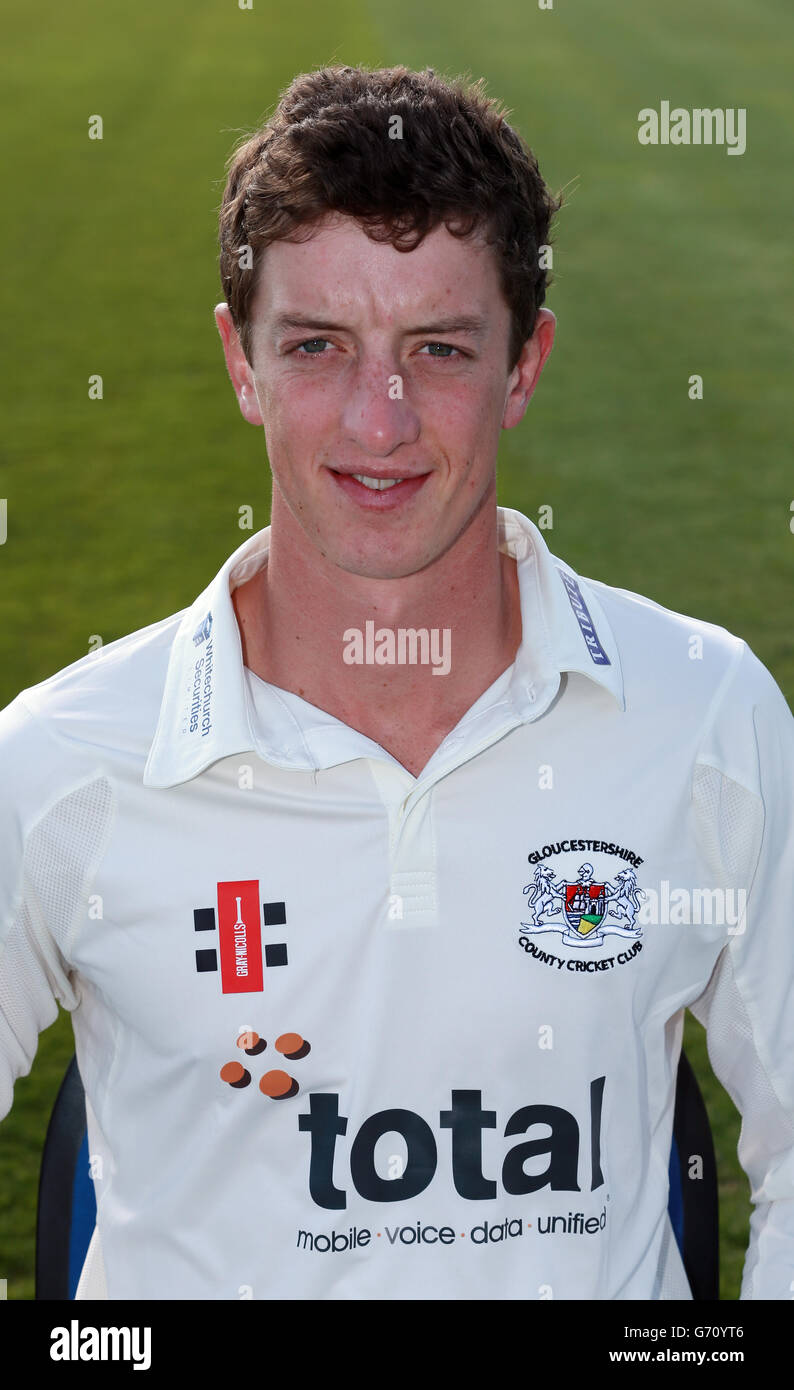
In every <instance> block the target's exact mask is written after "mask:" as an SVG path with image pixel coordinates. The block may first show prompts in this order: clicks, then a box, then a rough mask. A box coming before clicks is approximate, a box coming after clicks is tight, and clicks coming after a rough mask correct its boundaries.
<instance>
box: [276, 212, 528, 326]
mask: <svg viewBox="0 0 794 1390" xmlns="http://www.w3.org/2000/svg"><path fill="white" fill-rule="evenodd" d="M497 304H498V305H499V309H501V310H503V311H504V312H505V313H506V312H507V307H506V305H505V304H504V302H503V300H502V297H501V293H500V283H499V274H498V269H497V263H496V257H495V254H494V251H493V249H492V248H491V247H490V246H488V245H487V244H486V243H485V241H484V240H483V238H482V236H481V235H478V234H477V233H475V234H474V235H473V236H472V237H467V238H461V237H455V236H453V235H452V233H451V232H449V231H447V228H446V227H445V226H443V224H441V225H439V226H438V227H435V228H434V229H433V230H432V231H431V232H428V234H427V235H426V236H425V237H424V239H423V240H422V241H421V242H420V243H419V245H418V246H417V247H415V249H414V250H413V251H397V250H395V248H394V247H393V246H392V245H391V243H390V242H375V241H372V240H371V239H370V238H369V237H368V236H367V234H366V232H364V231H363V230H362V228H361V227H360V226H359V225H358V223H357V222H355V221H354V220H353V219H352V218H349V217H341V216H335V217H333V218H329V219H326V220H325V221H324V222H323V223H321V224H320V225H319V227H318V228H317V229H316V230H315V231H314V232H313V234H312V235H311V237H309V239H307V240H305V241H300V242H290V241H277V242H273V243H272V244H271V245H270V246H269V247H268V248H267V250H266V251H265V253H264V257H263V259H262V266H261V272H260V275H259V280H258V284H257V289H256V292H255V295H254V297H253V300H252V304H251V314H250V317H251V319H252V321H254V320H255V321H258V322H262V321H265V320H271V319H274V318H276V317H277V316H278V315H279V314H283V313H295V312H301V311H306V312H309V311H311V313H312V314H313V315H315V316H316V315H317V314H318V313H319V314H322V313H324V312H326V311H327V312H328V313H333V314H334V315H335V317H336V318H337V319H338V318H340V317H341V316H343V315H347V316H349V317H350V318H351V320H352V319H356V320H357V321H365V320H372V321H374V320H378V321H388V322H394V323H395V324H398V323H400V322H401V321H407V320H408V319H411V320H413V319H414V318H415V316H416V314H417V313H418V312H420V311H421V312H422V313H423V314H425V315H426V314H427V312H428V311H434V310H443V311H444V313H445V314H449V313H450V312H453V311H459V312H460V313H461V314H463V313H469V314H474V313H477V314H480V315H484V314H485V313H486V311H488V310H489V309H490V311H491V314H492V315H495V316H497V317H498V316H499V309H497Z"/></svg>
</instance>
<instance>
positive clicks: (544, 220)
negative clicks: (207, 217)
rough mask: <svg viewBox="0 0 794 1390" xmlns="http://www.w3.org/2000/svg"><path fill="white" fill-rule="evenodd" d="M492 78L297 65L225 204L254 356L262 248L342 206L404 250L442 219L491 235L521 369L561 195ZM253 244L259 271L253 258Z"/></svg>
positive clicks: (226, 287)
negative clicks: (487, 82) (494, 90)
mask: <svg viewBox="0 0 794 1390" xmlns="http://www.w3.org/2000/svg"><path fill="white" fill-rule="evenodd" d="M482 86H483V79H482V78H481V79H480V80H479V81H478V82H476V83H470V82H468V81H467V80H466V79H463V78H459V77H458V78H455V79H453V80H451V81H447V80H444V79H442V78H441V77H438V76H437V75H436V73H435V72H434V70H433V69H432V68H426V69H425V70H424V71H423V72H413V71H411V70H410V69H409V68H406V67H402V66H399V67H391V68H377V69H366V68H363V67H361V66H358V67H326V68H321V69H319V70H317V71H315V72H309V73H302V74H301V75H300V76H298V77H295V78H294V79H293V81H292V82H291V83H290V85H289V86H288V87H287V89H286V91H284V92H283V94H282V96H281V99H280V101H279V103H278V106H277V107H276V109H275V111H274V112H273V114H272V116H271V117H270V118H269V120H268V121H267V122H266V123H265V125H264V126H262V128H261V129H260V130H258V131H256V133H255V134H253V135H249V136H246V137H244V141H243V143H242V144H241V145H239V146H238V148H237V149H236V150H235V151H234V152H233V153H232V155H231V156H230V160H229V165H228V177H227V181H226V188H225V190H224V194H223V200H222V203H221V208H220V273H221V283H222V286H223V293H224V295H225V298H226V302H227V304H228V306H229V309H230V312H231V316H232V320H233V322H234V325H235V327H236V329H237V332H238V334H239V336H240V342H241V345H242V348H243V351H244V352H245V355H246V358H247V359H248V362H249V364H250V363H251V337H250V324H249V312H250V306H251V301H252V298H253V295H254V291H255V288H256V280H257V277H256V269H257V268H258V266H259V264H260V261H261V254H262V252H263V251H264V250H265V249H266V248H267V246H269V245H270V243H271V242H273V241H280V240H282V241H283V240H292V241H303V240H306V239H307V238H308V236H310V235H311V234H312V230H313V229H314V228H315V227H316V225H317V224H318V223H319V222H320V221H321V220H322V219H323V218H324V217H326V216H327V215H328V214H330V213H341V214H343V215H346V216H348V217H352V218H354V219H356V220H357V221H358V223H359V225H360V226H361V227H362V229H363V230H364V231H365V232H366V234H367V236H369V237H370V238H371V240H373V241H379V242H383V241H390V242H391V244H392V245H393V246H394V248H395V249H396V250H398V251H412V250H414V248H415V247H416V246H418V244H419V243H420V241H422V239H423V238H424V236H425V235H426V234H427V233H428V232H430V231H432V230H433V228H435V227H436V226H438V225H439V224H440V223H441V222H442V221H443V222H444V225H445V226H446V227H447V230H448V231H449V232H450V233H452V235H454V236H458V237H467V236H470V235H472V234H473V233H474V234H477V233H482V235H484V237H485V239H486V240H487V242H488V243H489V244H491V245H492V246H493V247H494V249H495V252H496V257H497V264H498V268H499V273H500V280H501V286H502V293H503V294H504V297H505V301H506V303H507V305H508V306H509V308H510V311H511V316H512V322H511V332H510V343H509V351H508V357H509V370H512V368H513V367H514V366H515V364H516V362H517V361H518V358H519V355H520V353H521V348H522V347H523V344H524V343H525V342H526V340H527V338H530V337H531V336H532V333H533V331H534V327H535V319H536V316H537V311H538V309H539V308H540V307H541V305H542V304H543V302H544V299H545V297H546V289H547V286H548V284H549V283H550V276H549V273H548V271H547V270H546V269H545V268H544V267H543V266H542V265H541V264H540V263H539V261H540V256H539V250H540V248H541V247H543V246H547V245H548V244H549V226H550V222H551V218H552V216H553V215H554V213H556V212H557V211H558V210H559V208H560V206H561V204H562V197H561V196H560V197H556V198H555V197H553V196H552V194H551V193H550V192H549V189H548V188H547V187H546V184H545V183H544V181H543V179H542V178H541V176H540V173H539V171H538V165H537V160H536V159H535V156H534V155H533V154H532V151H531V150H530V149H529V148H528V147H527V145H526V144H525V143H524V141H523V140H522V138H521V136H520V135H518V134H517V133H516V131H515V130H513V128H512V127H511V126H510V125H508V123H507V120H506V112H505V110H504V108H502V107H501V106H500V104H499V103H497V101H496V99H495V98H492V97H486V96H485V95H484V93H483V91H482ZM395 117H400V118H401V122H402V127H400V125H399V123H395V121H394V118H395ZM397 131H399V132H400V135H399V138H394V133H395V132H397ZM245 247H250V248H251V256H250V258H249V260H250V261H252V263H253V273H252V269H245V268H243V266H241V259H242V260H243V261H244V260H245V256H244V255H243V256H242V257H241V252H243V250H244V248H245Z"/></svg>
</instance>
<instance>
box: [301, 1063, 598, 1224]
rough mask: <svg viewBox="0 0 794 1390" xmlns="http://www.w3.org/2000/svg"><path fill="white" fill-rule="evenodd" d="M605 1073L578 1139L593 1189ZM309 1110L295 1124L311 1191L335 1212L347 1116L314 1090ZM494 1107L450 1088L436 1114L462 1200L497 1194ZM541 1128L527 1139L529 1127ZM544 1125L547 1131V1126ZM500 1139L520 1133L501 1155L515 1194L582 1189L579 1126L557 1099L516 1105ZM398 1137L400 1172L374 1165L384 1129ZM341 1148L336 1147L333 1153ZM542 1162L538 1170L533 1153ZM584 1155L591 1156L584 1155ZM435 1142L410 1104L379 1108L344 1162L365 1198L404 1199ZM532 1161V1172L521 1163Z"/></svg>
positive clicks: (429, 1177) (426, 1176)
mask: <svg viewBox="0 0 794 1390" xmlns="http://www.w3.org/2000/svg"><path fill="white" fill-rule="evenodd" d="M605 1083H606V1077H604V1076H599V1077H596V1078H595V1080H593V1081H591V1082H590V1096H589V1100H590V1105H589V1116H588V1122H587V1124H586V1129H588V1130H589V1134H588V1136H587V1140H586V1141H585V1143H584V1145H583V1151H584V1154H585V1155H586V1160H585V1164H584V1168H585V1171H584V1172H583V1173H582V1174H581V1177H582V1180H583V1181H584V1182H585V1183H586V1184H587V1185H588V1186H589V1190H590V1191H591V1192H595V1191H596V1189H597V1188H599V1187H601V1186H602V1185H603V1183H604V1175H603V1173H602V1171H601V1111H602V1104H603V1096H604V1086H605ZM308 1099H309V1109H308V1111H303V1113H301V1114H299V1116H298V1129H299V1130H300V1131H301V1132H302V1133H304V1134H307V1135H308V1136H309V1143H310V1152H309V1192H310V1194H311V1197H312V1200H313V1201H314V1202H315V1203H316V1205H317V1206H318V1207H324V1208H325V1209H326V1210H327V1211H341V1210H343V1209H344V1208H345V1207H346V1206H347V1188H346V1186H345V1187H340V1186H338V1185H337V1183H336V1182H335V1180H334V1179H335V1164H336V1176H341V1171H342V1168H343V1155H342V1152H341V1150H342V1147H343V1146H342V1144H340V1142H339V1141H340V1140H341V1139H344V1138H346V1137H347V1135H348V1123H349V1121H348V1117H347V1115H341V1114H340V1113H339V1096H338V1095H337V1094H334V1093H323V1092H312V1093H311V1094H310V1095H309V1098H308ZM498 1123H499V1122H498V1118H497V1114H496V1111H495V1110H488V1109H485V1108H484V1107H483V1103H482V1092H481V1091H452V1092H451V1094H450V1107H449V1109H448V1110H442V1111H440V1113H439V1116H438V1128H439V1129H441V1130H445V1129H448V1130H449V1131H450V1133H451V1144H450V1149H451V1169H452V1172H451V1177H452V1182H453V1184H454V1187H455V1191H456V1192H457V1193H458V1195H459V1196H460V1197H463V1198H465V1199H466V1200H467V1201H471V1202H478V1201H490V1200H493V1199H494V1198H495V1197H497V1196H498V1194H499V1183H498V1181H497V1178H496V1177H495V1176H491V1175H490V1174H487V1173H485V1172H484V1171H483V1170H484V1161H483V1145H482V1136H483V1131H484V1130H487V1129H496V1128H497V1125H498ZM536 1127H537V1128H539V1129H541V1131H543V1132H542V1133H541V1134H540V1135H536V1137H528V1136H529V1135H530V1132H531V1131H532V1130H533V1129H535V1128H536ZM549 1131H550V1132H549ZM503 1132H504V1136H505V1138H506V1139H510V1138H513V1137H514V1136H518V1135H523V1136H524V1138H523V1139H522V1140H521V1142H520V1143H518V1144H514V1145H513V1146H512V1147H511V1148H509V1149H508V1151H507V1153H506V1154H505V1155H504V1158H503V1160H502V1165H501V1186H502V1190H503V1191H504V1192H505V1193H508V1194H509V1195H510V1196H513V1197H522V1196H526V1195H527V1194H528V1193H533V1192H539V1191H541V1189H542V1188H544V1187H548V1188H550V1189H551V1190H552V1191H553V1192H580V1191H581V1187H580V1181H579V1179H580V1172H579V1163H580V1137H581V1135H580V1124H579V1122H578V1121H577V1119H576V1116H575V1115H573V1114H572V1113H571V1111H569V1110H565V1109H563V1108H562V1106H559V1105H548V1104H542V1105H522V1106H519V1108H518V1109H517V1110H515V1111H514V1112H513V1114H512V1115H510V1117H509V1118H508V1120H507V1122H506V1123H505V1126H504V1131H503ZM387 1134H388V1135H398V1136H399V1137H400V1138H401V1139H402V1141H403V1143H404V1145H405V1149H406V1153H407V1159H406V1162H405V1165H404V1167H403V1169H402V1172H401V1174H400V1176H398V1177H390V1176H385V1175H383V1174H382V1173H381V1172H379V1171H378V1166H377V1163H376V1148H377V1146H378V1143H379V1141H380V1140H381V1139H383V1138H384V1136H385V1135H387ZM337 1150H339V1152H337ZM539 1158H546V1159H547V1163H546V1166H545V1167H544V1168H543V1170H542V1171H541V1172H538V1159H539ZM588 1159H589V1162H588V1161H587V1160H588ZM438 1161H439V1160H438V1144H437V1142H436V1136H435V1134H434V1132H433V1129H432V1128H431V1126H430V1124H429V1123H428V1122H427V1120H425V1119H423V1117H422V1116H421V1115H417V1114H416V1113H415V1112H414V1111H413V1110H402V1109H392V1110H379V1111H377V1113H376V1114H374V1115H370V1116H369V1117H368V1118H367V1119H365V1120H364V1122H363V1123H362V1124H361V1125H360V1126H359V1128H358V1131H357V1132H356V1134H355V1136H353V1137H352V1141H351V1142H350V1145H349V1151H348V1155H347V1168H348V1170H349V1173H350V1182H351V1183H352V1185H353V1187H354V1188H355V1190H356V1192H357V1193H358V1195H359V1197H364V1198H365V1199H366V1200H367V1201H370V1202H405V1201H409V1200H410V1199H412V1198H414V1197H417V1196H418V1195H419V1193H420V1192H424V1190H425V1188H426V1187H429V1185H430V1183H431V1182H432V1181H433V1178H434V1177H435V1175H436V1170H437V1168H438ZM530 1161H531V1162H532V1167H531V1169H530V1171H527V1168H526V1166H525V1165H527V1164H529V1163H530Z"/></svg>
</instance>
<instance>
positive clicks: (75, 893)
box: [0, 68, 794, 1300]
mask: <svg viewBox="0 0 794 1390" xmlns="http://www.w3.org/2000/svg"><path fill="white" fill-rule="evenodd" d="M556 207H557V203H556V202H555V200H554V199H553V198H552V197H551V196H550V194H549V192H548V190H547V189H546V188H545V185H544V184H543V181H542V179H541V178H540V175H539V173H538V170H537V165H536V163H535V161H534V159H533V157H532V156H531V154H530V153H529V152H528V151H527V149H526V147H525V146H524V145H523V144H522V142H521V141H520V139H519V137H518V136H517V135H516V134H515V132H513V131H512V130H511V129H510V127H509V126H508V125H507V124H506V122H505V120H504V119H503V116H502V115H501V113H500V112H499V110H498V108H497V107H496V106H495V105H494V104H493V103H491V102H488V101H486V100H485V99H484V98H483V97H482V95H481V93H480V92H479V91H478V90H477V89H476V88H474V89H467V88H465V87H464V86H462V85H458V84H447V83H445V82H443V81H441V80H440V79H439V78H437V77H436V76H435V75H434V74H433V73H432V72H425V73H410V72H407V71H406V70H405V69H390V70H385V71H377V72H367V71H362V70H359V69H351V68H341V69H330V70H324V71H321V72H316V73H313V74H310V75H304V76H302V77H299V78H297V79H296V80H295V81H294V82H293V83H292V85H291V87H290V88H289V89H288V91H287V92H286V93H285V95H284V96H283V98H282V101H281V103H280V105H279V107H278V109H277V111H276V112H275V114H274V116H273V117H272V119H271V120H270V122H269V123H268V125H267V127H266V128H265V129H264V130H263V131H261V132H259V133H258V134H257V135H255V136H254V137H253V138H252V139H251V140H250V141H248V142H247V143H246V144H245V145H244V146H243V147H242V148H241V149H240V150H239V151H238V152H237V154H236V156H235V158H234V161H233V163H232V166H231V170H230V173H229V179H228V184H227V188H226V192H225V195H224V200H223V206H222V210H221V271H222V277H223V285H224V292H225V295H226V301H227V302H226V303H225V304H223V305H221V306H219V307H218V309H217V310H216V318H217V323H218V328H219V330H220V334H221V338H222V341H223V347H224V352H225V355H226V362H227V365H228V370H229V374H230V376H231V380H232V383H233V385H234V389H235V392H236V394H237V398H238V401H239V405H240V409H241V411H242V413H243V416H244V418H245V419H246V420H248V421H249V422H250V423H251V424H253V425H255V426H257V427H260V426H261V427H264V432H265V441H266V445H267V451H268V456H269V460H270V464H271V467H272V471H273V507H272V521H271V525H270V526H269V527H267V528H265V529H264V530H262V531H260V532H259V533H258V534H256V535H254V536H253V537H251V538H250V539H249V540H247V541H246V542H245V543H244V544H243V545H241V546H240V547H239V548H238V549H237V550H236V551H235V552H234V554H233V555H231V556H230V557H229V559H228V560H227V561H226V563H225V564H224V566H223V567H222V569H221V571H220V573H219V574H218V575H216V577H215V578H214V579H213V580H212V581H211V583H210V584H209V585H208V587H207V588H206V589H205V590H204V592H203V593H202V594H200V595H199V596H198V597H197V598H196V600H195V602H194V603H193V604H192V605H191V606H190V607H189V608H187V609H184V610H182V611H181V612H180V613H177V614H175V615H173V616H171V617H168V618H166V619H164V620H163V621H161V622H158V623H155V624H153V625H152V626H151V627H147V628H144V629H143V630H141V631H139V632H136V633H133V634H131V635H130V636H128V637H125V638H122V639H121V640H120V641H117V642H114V643H112V644H111V645H109V646H108V647H106V648H105V650H104V651H103V653H102V655H101V657H100V658H98V659H94V658H88V657H86V658H84V659H83V660H81V661H78V662H76V663H75V664H74V665H72V666H70V667H68V668H67V669H66V670H64V671H62V672H59V673H58V674H57V675H55V676H53V677H52V678H51V679H50V680H47V681H44V682H42V683H41V684H40V685H37V686H35V687H33V688H31V689H28V690H25V691H23V692H22V693H21V694H20V695H19V696H18V697H17V699H16V700H14V701H13V703H12V704H11V705H9V706H8V708H7V709H6V710H5V711H4V712H3V714H2V716H1V717H0V767H1V768H2V780H3V787H4V796H3V804H2V815H3V825H2V835H0V854H1V855H2V873H1V874H0V891H1V892H2V902H1V904H0V907H1V909H2V910H1V912H0V924H1V929H2V941H3V945H4V953H3V955H2V957H0V1004H2V1013H1V1014H0V1028H1V1029H2V1031H1V1032H0V1041H1V1043H2V1046H0V1063H1V1064H2V1069H1V1070H0V1114H2V1113H5V1112H6V1111H7V1110H8V1109H9V1107H10V1105H11V1098H12V1085H13V1081H14V1079H15V1077H16V1076H19V1075H22V1074H25V1073H27V1072H28V1070H29V1069H30V1066H31V1064H32V1061H33V1056H34V1053H35V1050H36V1038H37V1034H38V1032H39V1031H40V1030H41V1029H42V1028H45V1027H47V1026H48V1025H49V1024H50V1023H51V1022H52V1021H53V1019H54V1018H55V1015H56V1012H57V1005H56V1000H59V1001H60V1002H61V1003H62V1004H63V1006H64V1007H66V1008H68V1009H71V1010H72V1011H73V1020H74V1031H75V1040H76V1050H77V1057H78V1062H79V1066H80V1071H81V1075H82V1079H83V1082H84V1085H85V1090H86V1104H87V1118H88V1133H89V1148H90V1152H91V1154H92V1155H93V1156H95V1158H96V1160H97V1161H96V1162H95V1164H94V1169H95V1171H96V1173H97V1174H98V1176H97V1177H96V1178H95V1186H96V1192H97V1199H98V1219H97V1229H96V1232H95V1235H94V1239H93V1241H92V1244H91V1249H90V1251H89V1256H88V1259H87V1261H86V1266H85V1268H84V1271H83V1279H82V1281H81V1288H80V1291H79V1295H78V1296H79V1297H109V1298H111V1299H115V1298H136V1299H137V1298H157V1299H166V1298H215V1299H230V1298H237V1297H253V1298H256V1299H273V1298H276V1299H295V1298H307V1299H315V1298H320V1299H416V1298H421V1299H453V1298H464V1299H467V1298H472V1299H479V1298H483V1299H545V1298H554V1299H582V1300H583V1299H590V1300H592V1299H633V1298H636V1299H677V1298H683V1299H688V1298H690V1297H691V1291H690V1287H689V1284H688V1281H687V1277H686V1273H685V1269H684V1265H683V1262H682V1258H681V1255H680V1253H679V1249H678V1246H677V1243H676V1239H675V1237H674V1234H673V1230H672V1226H671V1222H670V1218H669V1215H668V1163H669V1156H670V1149H671V1131H672V1123H673V1106H674V1095H675V1078H676V1067H677V1063H678V1057H679V1053H680V1046H681V1036H682V1028H683V1017H684V1009H685V1008H686V1007H687V1006H688V1007H690V1008H691V1009H692V1011H693V1012H694V1013H695V1015H696V1017H698V1018H699V1019H700V1020H701V1021H702V1022H703V1023H704V1024H705V1025H706V1027H707V1028H708V1035H709V1049H710V1056H711V1058H712V1062H713V1065H714V1068H715V1070H716V1072H717V1075H718V1076H719V1077H720V1078H721V1080H722V1081H723V1083H724V1085H725V1086H726V1088H727V1090H728V1091H729V1093H730V1095H731V1096H732V1097H733V1099H734V1100H735V1102H736V1104H737V1105H738V1106H739V1108H740V1109H741V1111H742V1114H743V1119H744V1125H743V1130H742V1139H741V1143H740V1148H739V1154H740V1158H741V1161H742V1163H743V1165H744V1167H745V1169H746V1171H747V1173H748V1175H749V1178H750V1181H751V1184H752V1195H753V1199H754V1202H755V1204H756V1205H755V1211H754V1215H753V1220H752V1233H751V1242H750V1249H749V1253H748V1257H747V1262H746V1268H745V1275H744V1281H743V1286H742V1296H743V1297H745V1298H764V1299H788V1298H789V1297H790V1296H791V1287H792V1279H794V1147H793V1146H792V1135H793V1134H794V1113H793V1112H792V1100H793V1099H794V1066H793V1065H792V1057H794V1021H793V1020H792V1010H791V1007H790V1003H789V1000H790V998H791V988H792V981H793V977H794V951H793V950H792V942H791V932H790V928H789V923H788V913H789V901H790V888H791V865H792V863H794V822H793V820H792V815H791V807H790V791H789V788H790V786H791V781H792V775H794V721H792V717H791V714H790V712H789V710H788V708H787V706H786V703H785V701H784V699H783V697H782V695H781V693H780V691H779V689H778V687H777V685H776V684H775V682H774V680H773V679H772V677H771V676H770V674H769V673H768V672H767V671H766V669H765V668H764V667H763V666H762V665H761V664H760V663H759V661H758V660H757V659H756V657H755V656H754V655H753V654H752V652H751V651H749V650H748V648H747V646H746V645H745V643H744V642H743V641H741V640H740V639H739V638H737V637H734V636H732V635H731V634H730V633H729V632H727V631H725V630H724V629H722V628H718V627H715V626H713V625H711V624H708V623H705V622H700V621H697V620H695V619H692V618H688V617H683V616H681V615H679V614H676V613H671V612H669V611H667V610H665V609H663V608H660V607H659V606H658V605H656V604H654V603H652V602H651V601H650V600H648V599H645V598H642V597H640V596H638V595H636V594H632V593H628V592H626V591H623V590H617V589H614V588H610V587H609V586H607V585H605V584H603V583H600V582H598V581H594V580H588V579H584V578H581V577H580V576H578V575H576V574H575V573H574V571H573V570H572V569H571V567H570V566H569V565H567V564H566V563H565V562H564V561H562V560H560V559H557V558H555V557H554V556H553V555H551V554H550V553H549V550H548V549H547V546H546V544H545V542H544V539H543V536H542V535H541V533H540V531H539V530H538V529H537V527H536V526H534V525H533V523H532V522H531V521H530V520H528V518H526V517H525V516H522V515H521V514H520V513H518V512H515V511H511V510H509V509H504V508H502V509H500V508H497V506H496V494H495V465H496V455H497V445H498V441H499V434H500V431H501V430H502V429H507V428H512V427H514V426H515V425H517V424H518V423H519V421H520V420H521V419H522V417H523V415H524V412H525V410H526V407H527V404H528V402H529V399H530V397H531V395H532V393H533V391H534V389H535V386H536V384H537V381H538V378H539V375H540V372H541V370H542V368H543V365H544V362H545V360H546V358H547V357H548V354H549V352H550V350H551V346H552V339H553V335H554V326H555V324H554V317H553V315H552V314H551V313H549V312H548V311H547V310H545V309H544V308H543V307H542V304H543V300H544V295H545V286H546V272H545V270H543V269H542V268H541V267H542V265H543V264H544V263H545V258H544V255H543V251H542V248H543V247H545V246H546V245H547V243H548V233H549V223H550V218H551V215H552V214H553V212H554V210H555V209H556ZM701 909H702V910H701ZM688 1157H690V1156H688ZM696 1157H697V1156H695V1155H692V1156H691V1158H692V1165H691V1172H692V1180H693V1181H697V1180H698V1177H699V1174H698V1171H697V1163H696V1162H695V1159H696Z"/></svg>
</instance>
